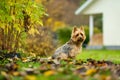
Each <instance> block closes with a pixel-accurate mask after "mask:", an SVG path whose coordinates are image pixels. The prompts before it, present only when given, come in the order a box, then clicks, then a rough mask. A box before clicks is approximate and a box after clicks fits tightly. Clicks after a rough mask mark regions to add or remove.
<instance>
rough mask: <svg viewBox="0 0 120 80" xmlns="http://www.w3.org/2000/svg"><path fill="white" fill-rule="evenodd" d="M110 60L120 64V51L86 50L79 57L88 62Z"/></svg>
mask: <svg viewBox="0 0 120 80" xmlns="http://www.w3.org/2000/svg"><path fill="white" fill-rule="evenodd" d="M88 58H92V59H95V60H108V61H112V62H114V63H120V50H85V49H83V51H82V53H81V54H79V55H78V56H77V59H81V60H87V59H88Z"/></svg>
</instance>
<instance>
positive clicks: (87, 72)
mask: <svg viewBox="0 0 120 80" xmlns="http://www.w3.org/2000/svg"><path fill="white" fill-rule="evenodd" d="M95 72H96V69H89V70H87V71H86V75H92V74H94V73H95Z"/></svg>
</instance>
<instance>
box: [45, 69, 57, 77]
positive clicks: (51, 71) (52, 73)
mask: <svg viewBox="0 0 120 80" xmlns="http://www.w3.org/2000/svg"><path fill="white" fill-rule="evenodd" d="M55 73H56V72H55V71H54V70H49V71H46V72H44V75H45V76H51V75H54V74H55Z"/></svg>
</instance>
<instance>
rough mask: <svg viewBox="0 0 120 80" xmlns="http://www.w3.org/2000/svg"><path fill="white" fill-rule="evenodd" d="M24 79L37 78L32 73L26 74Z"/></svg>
mask: <svg viewBox="0 0 120 80" xmlns="http://www.w3.org/2000/svg"><path fill="white" fill-rule="evenodd" d="M24 80H37V78H36V77H35V76H34V75H27V76H25V77H24Z"/></svg>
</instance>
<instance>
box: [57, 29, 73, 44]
mask: <svg viewBox="0 0 120 80" xmlns="http://www.w3.org/2000/svg"><path fill="white" fill-rule="evenodd" d="M71 31H72V28H71V27H64V28H59V29H58V30H57V31H56V33H57V36H58V42H59V43H60V44H61V45H62V44H64V43H66V42H67V41H68V40H69V39H70V37H71Z"/></svg>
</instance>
